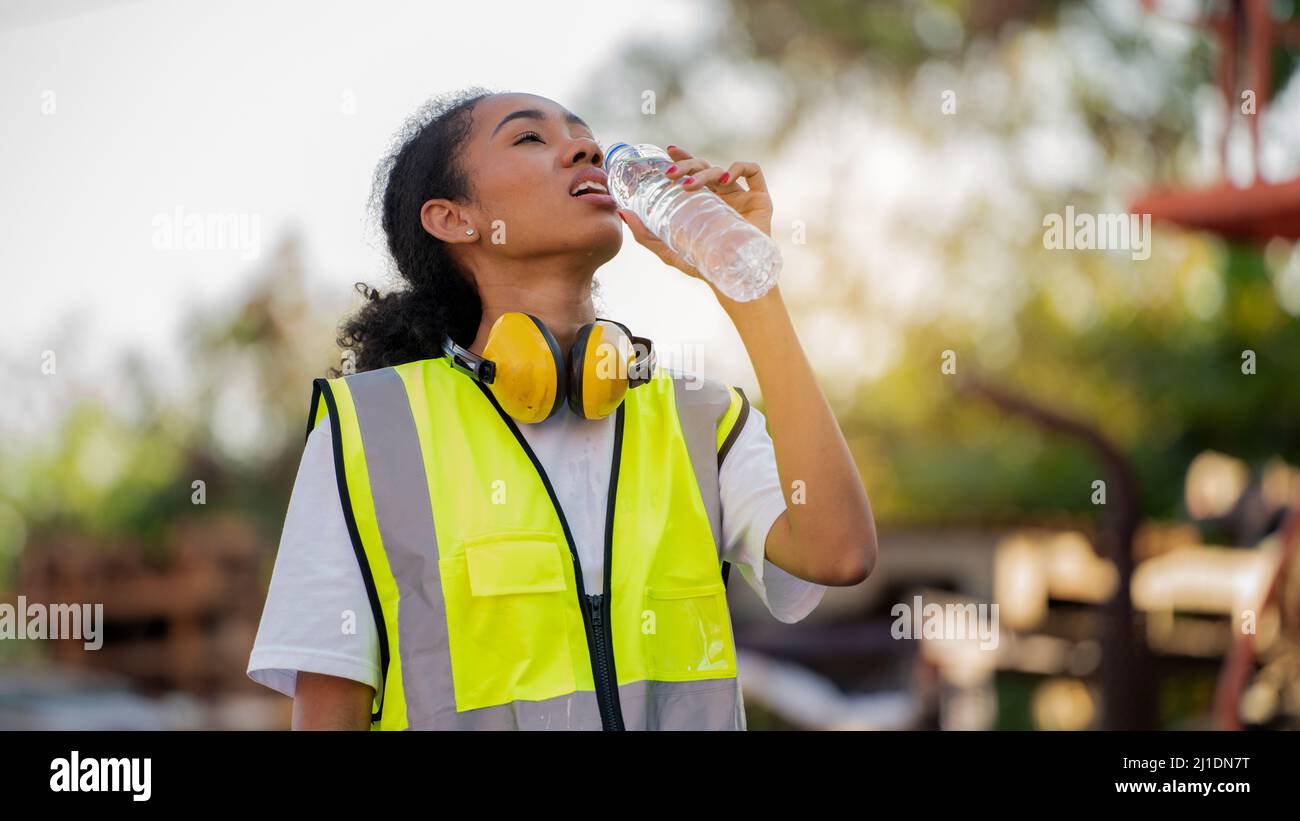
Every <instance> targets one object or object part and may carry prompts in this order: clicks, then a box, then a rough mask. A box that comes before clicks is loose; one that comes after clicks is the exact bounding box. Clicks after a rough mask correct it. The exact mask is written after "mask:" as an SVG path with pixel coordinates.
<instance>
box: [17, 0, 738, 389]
mask: <svg viewBox="0 0 1300 821" xmlns="http://www.w3.org/2000/svg"><path fill="white" fill-rule="evenodd" d="M691 5H692V6H693V7H694V8H695V9H696V12H695V13H693V14H687V13H686V8H685V6H684V4H682V3H656V5H655V12H656V13H655V14H653V15H647V14H646V13H645V8H646V7H645V6H644V5H643V4H632V3H608V2H601V3H596V2H592V3H573V4H566V5H565V6H563V7H562V8H560V7H556V6H554V5H548V4H541V3H538V4H524V3H509V4H504V5H503V6H502V8H508V9H509V12H508V14H507V13H505V12H500V13H491V14H485V13H484V12H485V8H486V6H485V5H484V4H479V3H468V4H450V3H447V4H444V3H428V2H409V3H397V2H367V3H357V4H332V3H331V4H325V3H308V2H284V3H262V2H233V3H220V4H214V3H209V2H195V1H193V0H183V1H182V2H174V1H173V0H140V1H139V2H106V1H104V0H100V1H99V2H95V1H94V0H72V1H71V2H68V1H67V0H64V2H53V3H41V2H35V0H33V2H17V3H13V4H11V5H9V6H8V7H5V8H0V105H3V108H4V122H5V126H4V128H3V129H0V178H3V180H4V185H3V187H2V188H0V221H3V224H4V226H5V234H6V237H7V241H6V242H5V243H3V244H0V272H2V275H3V277H4V282H5V290H6V298H5V299H3V300H0V320H2V321H3V322H4V324H5V327H6V337H7V340H8V342H7V344H6V347H7V351H6V352H5V355H4V356H3V357H0V359H3V360H4V361H6V362H9V363H13V364H17V365H20V366H22V365H25V364H31V365H32V366H33V367H39V362H40V356H41V352H42V351H43V350H46V349H47V348H53V347H56V346H57V345H56V343H58V344H61V345H63V349H68V355H60V358H59V360H58V366H59V369H60V373H62V372H64V369H68V370H69V371H71V373H72V374H73V375H74V376H75V378H76V379H77V380H78V381H79V382H83V383H93V382H94V381H95V377H96V374H99V373H104V370H103V368H104V366H106V365H109V364H111V363H112V362H113V361H114V357H115V356H116V354H118V353H119V352H120V351H122V350H123V349H124V348H126V347H133V348H137V349H140V350H143V351H144V352H145V353H146V354H147V355H148V356H149V357H150V358H151V359H157V360H159V361H160V364H162V365H164V366H165V367H167V368H169V369H170V368H175V367H176V365H177V363H176V362H175V359H176V357H175V356H174V354H172V350H173V349H174V347H175V343H176V341H177V340H178V339H180V335H181V334H183V333H184V331H185V329H184V328H183V327H181V323H182V322H183V321H184V319H185V317H186V316H187V314H188V309H189V308H191V307H192V306H202V305H205V304H223V305H224V304H228V302H229V300H230V299H232V298H234V296H236V295H237V293H238V292H239V290H240V289H241V288H242V287H246V286H247V285H248V283H249V282H250V278H251V277H253V276H254V275H255V273H256V272H257V270H258V268H259V264H260V262H259V260H258V259H255V258H250V257H253V256H254V255H255V254H254V253H252V252H250V251H248V250H240V249H239V248H231V249H229V250H222V249H217V250H187V249H183V248H182V249H168V248H167V247H165V246H164V247H161V248H160V247H158V245H159V242H158V237H159V225H166V224H167V223H166V222H164V223H161V224H156V223H155V220H156V219H158V218H159V217H160V215H163V217H162V218H163V219H164V220H174V218H175V215H176V214H177V209H180V215H181V217H182V218H183V217H185V216H188V215H194V214H198V215H221V214H231V213H233V214H239V215H243V216H242V219H243V220H244V222H243V223H242V228H243V229H244V230H245V231H246V232H247V233H246V234H245V239H246V241H247V242H246V244H245V245H244V246H243V247H244V248H245V249H251V251H253V252H256V251H260V254H261V256H262V258H263V259H264V258H266V257H269V256H270V254H271V252H272V250H273V248H274V245H275V243H276V240H277V238H278V237H280V236H281V235H282V234H283V233H284V232H286V231H287V230H290V229H297V230H298V231H299V232H300V235H301V237H302V240H303V249H304V252H305V255H306V259H305V265H306V268H307V270H308V272H309V273H310V275H311V276H313V277H314V278H316V280H317V282H316V283H315V284H316V285H317V286H319V287H322V288H326V289H330V290H332V291H334V292H335V293H339V294H341V295H344V294H347V293H348V292H349V291H348V289H349V288H350V287H351V283H353V282H355V281H356V280H357V279H366V280H368V281H372V282H380V281H382V275H383V272H384V271H385V267H384V260H383V255H382V254H381V253H380V252H379V251H378V250H377V249H375V248H373V247H371V246H370V245H369V244H368V242H369V241H370V237H371V234H370V232H369V230H368V226H367V224H366V222H365V220H366V212H365V206H366V199H367V196H368V194H369V190H370V180H371V174H372V172H373V171H374V168H375V165H376V163H377V162H378V160H379V159H380V157H381V156H382V154H383V153H384V151H385V148H386V147H387V145H388V143H389V140H390V138H391V136H392V134H393V132H394V131H395V130H396V128H397V127H398V126H399V125H400V124H401V122H402V121H403V120H404V119H405V118H406V117H407V116H409V115H410V114H411V113H412V112H413V111H414V110H415V109H416V108H417V107H418V106H419V104H420V103H421V102H423V101H424V100H425V99H427V98H428V97H430V96H432V95H434V94H438V93H442V92H445V91H448V90H452V89H456V88H461V87H465V86H470V85H483V86H487V87H490V88H504V89H510V90H520V91H529V92H532V93H536V94H541V95H543V96H547V97H550V98H552V99H555V100H557V101H559V102H560V103H561V104H564V105H566V106H569V107H570V108H573V109H575V110H577V112H578V113H579V114H580V115H584V116H586V117H587V119H588V121H589V122H591V125H592V126H593V128H594V129H595V131H596V135H597V137H598V138H599V139H601V140H606V141H608V140H610V139H613V138H619V139H628V140H630V141H641V140H645V139H646V138H645V137H644V136H642V135H638V134H636V133H628V134H614V133H610V131H609V128H610V127H611V126H612V125H613V124H608V123H602V122H600V121H598V120H595V119H593V117H592V115H591V114H590V113H587V112H584V111H583V110H582V108H581V105H580V101H578V100H576V99H575V97H576V96H577V95H578V94H579V93H580V90H581V89H583V88H584V87H586V86H588V85H589V84H588V82H587V80H588V79H589V77H590V75H591V73H592V72H593V71H595V70H596V69H597V68H598V67H599V66H601V65H603V64H605V63H606V61H607V60H609V59H610V58H611V56H612V55H614V53H615V52H616V50H617V49H618V48H619V45H620V43H621V42H622V41H623V39H624V37H625V36H626V35H630V34H634V33H638V32H640V33H645V32H646V31H647V26H650V27H651V28H650V29H649V31H650V33H651V34H653V33H654V32H655V31H659V32H660V36H662V37H663V38H664V39H665V41H666V42H668V41H676V42H678V43H680V41H681V34H680V32H679V31H677V28H678V27H679V26H680V25H681V23H680V22H678V21H687V20H689V21H690V24H691V25H693V26H701V27H707V26H709V25H710V24H709V21H708V17H707V15H701V14H700V13H699V4H691ZM670 29H672V31H671V32H670V31H669V30H670ZM697 33H699V30H698V29H697ZM641 91H642V89H640V88H636V89H628V90H627V94H628V100H627V106H626V107H627V109H628V110H629V111H632V112H635V111H636V110H637V105H638V104H639V101H640V94H641ZM602 126H604V127H602ZM600 277H601V280H602V282H603V284H604V294H605V300H606V303H607V304H608V306H609V313H610V314H612V315H613V316H615V317H618V318H621V319H624V320H625V321H627V322H628V324H629V325H631V326H632V327H633V329H634V330H636V331H637V332H639V333H641V334H644V335H647V336H651V337H652V338H656V341H659V339H664V340H666V341H668V342H672V341H674V340H679V341H680V340H685V339H709V338H711V337H715V336H716V334H717V333H721V334H723V335H724V336H726V335H727V334H728V332H730V333H731V335H732V336H731V337H730V339H731V342H732V343H734V344H732V345H730V346H729V347H730V348H731V349H732V350H733V352H734V353H736V354H737V355H738V356H741V357H743V349H741V348H740V347H739V343H738V339H736V338H735V337H734V331H731V329H730V328H729V327H726V326H725V317H724V316H723V315H722V314H721V312H720V310H719V309H718V308H717V307H716V304H715V303H714V302H713V300H712V297H711V296H710V295H709V294H708V292H707V291H706V290H704V288H703V285H701V284H699V283H693V282H690V281H687V280H686V279H685V277H683V276H682V275H681V274H679V273H677V272H675V271H671V270H669V269H667V268H666V266H664V265H662V263H659V262H658V260H656V259H654V258H653V257H652V256H650V254H649V252H647V251H644V250H643V249H641V248H640V247H639V246H637V245H636V243H635V242H634V241H633V240H632V238H631V235H630V233H629V234H626V235H625V243H624V251H623V253H622V254H620V256H619V257H618V259H617V260H615V261H614V262H612V263H610V264H609V265H607V266H606V267H605V268H603V269H602V271H601V275H600ZM167 360H171V361H167ZM738 363H739V366H740V367H741V368H742V369H743V370H745V371H747V370H748V368H747V367H745V366H744V360H743V359H736V358H735V357H733V359H732V363H731V368H732V370H733V371H735V370H737V365H738ZM670 364H671V363H670ZM709 371H710V372H712V371H713V369H712V368H710V369H709ZM744 384H749V382H748V381H747V380H746V381H744Z"/></svg>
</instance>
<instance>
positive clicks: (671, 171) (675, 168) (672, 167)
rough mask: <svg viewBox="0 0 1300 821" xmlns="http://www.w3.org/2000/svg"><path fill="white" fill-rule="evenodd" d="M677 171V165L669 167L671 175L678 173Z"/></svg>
mask: <svg viewBox="0 0 1300 821" xmlns="http://www.w3.org/2000/svg"><path fill="white" fill-rule="evenodd" d="M676 170H677V166H675V165H670V166H668V173H669V174H671V173H673V172H674V171H676Z"/></svg>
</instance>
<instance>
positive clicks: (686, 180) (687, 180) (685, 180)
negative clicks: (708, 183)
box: [682, 177, 695, 185]
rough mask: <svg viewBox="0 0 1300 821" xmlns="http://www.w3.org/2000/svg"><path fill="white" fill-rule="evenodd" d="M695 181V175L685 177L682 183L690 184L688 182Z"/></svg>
mask: <svg viewBox="0 0 1300 821" xmlns="http://www.w3.org/2000/svg"><path fill="white" fill-rule="evenodd" d="M693 182H695V178H694V177H687V178H685V179H684V180H682V185H688V184H690V183H693Z"/></svg>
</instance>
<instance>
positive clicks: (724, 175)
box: [718, 174, 731, 182]
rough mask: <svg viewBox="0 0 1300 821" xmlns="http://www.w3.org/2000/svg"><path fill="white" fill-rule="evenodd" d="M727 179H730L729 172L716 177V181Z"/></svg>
mask: <svg viewBox="0 0 1300 821" xmlns="http://www.w3.org/2000/svg"><path fill="white" fill-rule="evenodd" d="M729 179H731V174H723V175H722V176H721V177H719V178H718V182H726V181H727V180H729Z"/></svg>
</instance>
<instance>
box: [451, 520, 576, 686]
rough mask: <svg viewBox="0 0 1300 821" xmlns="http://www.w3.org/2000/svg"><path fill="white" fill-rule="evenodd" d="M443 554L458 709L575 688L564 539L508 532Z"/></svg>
mask: <svg viewBox="0 0 1300 821" xmlns="http://www.w3.org/2000/svg"><path fill="white" fill-rule="evenodd" d="M462 547H463V549H462V551H461V552H460V554H459V555H456V556H452V557H450V558H447V559H442V560H440V561H439V562H438V567H439V570H440V572H441V573H442V587H443V596H444V599H445V601H446V607H447V639H448V644H449V649H450V651H451V662H452V679H453V681H454V683H455V690H456V709H457V710H462V711H463V710H471V709H475V708H479V707H490V706H493V705H497V704H507V703H509V702H512V701H517V700H528V701H540V700H542V699H547V698H553V697H555V696H558V695H564V694H566V693H571V692H573V691H574V690H575V689H576V684H575V681H574V672H573V658H572V654H571V653H570V650H569V630H568V613H567V608H568V607H570V606H571V605H572V604H573V602H572V598H573V596H574V594H573V593H572V592H571V591H569V589H568V586H567V583H566V580H565V575H564V565H563V561H564V559H565V557H567V550H566V551H564V552H562V551H561V546H560V544H559V542H557V541H556V540H555V539H554V537H551V536H550V535H549V534H530V533H507V534H501V535H493V536H489V537H480V538H476V539H473V540H471V541H468V542H465V543H463V545H462Z"/></svg>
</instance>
